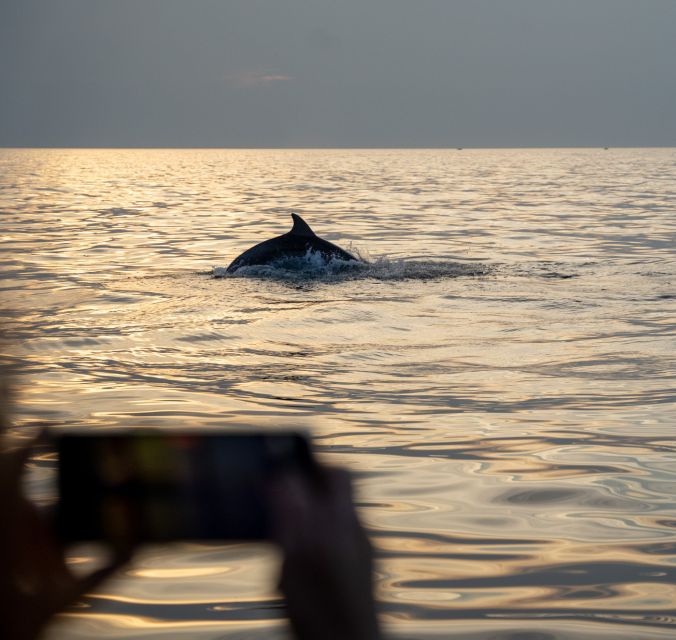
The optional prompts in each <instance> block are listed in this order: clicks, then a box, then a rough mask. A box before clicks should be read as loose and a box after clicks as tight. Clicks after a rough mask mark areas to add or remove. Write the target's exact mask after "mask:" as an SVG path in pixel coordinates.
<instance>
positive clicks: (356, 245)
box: [0, 149, 676, 640]
mask: <svg viewBox="0 0 676 640" xmlns="http://www.w3.org/2000/svg"><path fill="white" fill-rule="evenodd" d="M675 168H676V151H675V150H673V149H659V150H658V149H646V150H641V149H634V150H628V149H627V150H623V149H617V150H615V149H611V150H608V151H603V150H591V149H589V150H573V149H569V150H548V149H540V150H466V151H456V150H407V151H400V150H376V151H371V150H354V151H352V150H335V151H331V150H328V151H327V150H310V151H309V150H285V151H272V150H270V151H265V150H260V151H244V150H241V151H227V150H58V149H54V150H30V149H26V150H9V149H0V211H2V216H3V226H2V237H1V238H0V251H1V252H2V253H1V260H2V268H3V272H4V285H3V286H4V289H5V291H4V294H3V306H4V307H5V308H6V309H8V310H9V311H8V316H9V318H8V319H7V320H6V321H5V324H4V326H5V333H6V336H7V338H8V339H9V341H10V342H11V344H12V346H11V347H9V348H6V350H7V351H8V352H9V353H11V356H12V357H13V358H16V359H17V361H18V362H19V364H20V371H19V375H18V382H19V386H20V395H19V402H18V407H17V412H16V416H15V431H16V432H17V433H19V434H27V433H29V428H30V427H32V426H35V425H36V424H38V423H45V422H46V423H48V424H49V425H51V426H52V427H54V428H58V429H65V430H67V429H75V428H78V429H82V428H84V429H88V430H101V431H103V430H106V429H111V428H117V427H124V428H133V429H136V428H143V427H153V428H157V427H161V428H166V429H171V430H178V429H226V430H228V429H231V430H232V429H241V428H242V427H244V428H248V427H252V426H255V427H263V428H266V429H272V430H274V429H279V428H288V427H301V428H304V429H306V430H307V431H308V432H309V433H310V434H311V435H312V436H313V438H314V445H315V448H316V450H317V451H318V452H319V454H320V455H321V457H322V459H323V460H325V461H326V462H327V463H329V464H336V465H343V466H348V467H350V468H351V469H353V470H354V472H355V474H356V478H357V488H358V495H359V506H360V510H361V514H362V517H363V520H364V522H365V523H366V525H367V527H368V530H369V533H370V535H371V536H372V540H373V543H374V546H375V547H376V549H377V550H378V565H377V594H378V599H379V601H380V603H381V612H382V616H383V620H384V622H385V624H386V628H387V629H388V630H389V632H390V633H391V635H392V637H401V638H413V637H415V638H422V637H439V638H441V637H444V638H456V637H457V638H472V639H479V638H481V639H483V640H488V638H491V639H494V638H495V639H500V640H506V639H507V638H512V639H517V640H518V638H521V637H522V638H531V637H532V638H536V637H537V638H543V639H544V638H546V639H547V640H550V639H557V640H558V639H564V638H566V639H567V638H627V639H633V640H636V639H637V638H640V639H643V638H645V639H652V638H655V639H665V640H666V639H667V638H671V637H673V635H674V633H675V631H676V617H675V612H676V571H675V569H674V565H675V563H676V508H675V506H676V505H675V503H674V495H675V492H676V465H675V464H674V453H675V448H674V442H673V437H674V425H675V424H676V420H675V419H676V408H675V404H674V401H675V400H676V392H675V391H674V369H675V366H674V353H675V352H676V349H675V347H676V344H675V340H674V335H675V325H674V318H675V317H676V304H675V300H676V260H675V256H674V246H676V215H675V211H676V177H675V175H676V174H675V173H674V170H675ZM291 212H298V213H300V214H301V215H302V216H303V217H304V218H305V220H306V221H307V222H308V223H309V224H310V225H311V226H312V228H313V229H314V230H315V231H316V232H317V233H318V234H319V235H321V236H322V237H324V238H326V239H328V240H330V241H331V242H334V243H336V244H339V245H340V246H342V247H350V248H351V249H352V250H354V251H356V252H357V253H358V254H359V255H362V256H364V257H367V258H368V260H369V261H370V265H368V266H366V267H363V268H359V269H348V270H336V271H330V270H329V271H326V272H322V271H312V272H309V271H308V272H300V273H299V272H291V271H289V272H286V271H279V270H278V271H277V272H275V271H274V270H272V271H264V272H259V273H250V274H247V275H245V276H243V277H242V276H241V274H239V275H237V276H235V277H224V278H216V277H214V273H215V271H214V269H215V268H216V273H218V268H219V267H221V268H222V267H227V265H228V264H229V262H230V261H231V260H232V259H233V258H234V257H235V256H237V255H238V254H239V253H241V252H242V251H243V250H244V249H246V248H247V247H249V246H251V245H252V244H254V243H256V242H259V241H261V240H263V239H266V238H269V237H272V236H275V235H279V234H281V233H285V232H286V231H288V229H289V228H290V226H291V218H290V213H291ZM54 468H55V460H54V459H53V458H52V457H49V456H47V457H42V458H39V459H35V460H33V461H32V464H31V472H30V477H29V480H28V486H29V488H30V490H31V492H32V494H33V495H34V496H35V497H36V499H38V500H39V501H41V502H44V503H48V502H50V501H53V499H54V492H53V486H52V480H53V471H54ZM82 557H83V558H84V559H85V560H86V557H87V556H86V554H84V555H83V556H82ZM85 560H83V562H84V561H85ZM277 562H278V558H277V557H276V554H275V551H274V550H272V549H270V548H268V547H265V546H246V545H245V546H242V545H226V546H224V547H221V546H216V545H204V544H192V543H185V544H181V545H176V546H172V547H152V548H149V549H148V550H147V551H146V552H145V553H143V554H142V555H139V557H138V559H137V560H136V561H135V562H134V563H133V564H132V565H131V566H129V567H128V568H127V569H126V570H125V571H123V572H122V573H121V574H119V575H118V576H117V577H116V578H114V579H113V580H111V581H110V582H109V583H107V584H106V585H104V587H103V588H102V590H101V591H99V592H97V594H96V595H95V596H92V597H90V598H87V600H86V603H85V605H86V606H85V607H82V608H74V609H73V610H72V611H71V612H69V613H68V614H67V615H66V616H64V617H62V619H61V620H59V621H58V622H57V623H56V624H55V625H54V626H53V628H52V629H51V631H50V634H48V637H49V638H51V639H57V638H82V639H84V638H88V637H92V636H93V635H94V634H95V635H96V636H97V637H101V638H106V639H111V640H113V639H122V638H125V639H126V638H130V639H131V638H145V637H171V638H273V637H285V635H284V624H285V623H284V617H283V610H282V608H281V601H280V598H279V596H278V594H277V593H276V591H275V588H274V585H275V580H276V571H277ZM581 630H584V631H581ZM527 632H531V633H533V634H539V635H532V636H527V635H524V634H526V633H527ZM519 634H521V635H519Z"/></svg>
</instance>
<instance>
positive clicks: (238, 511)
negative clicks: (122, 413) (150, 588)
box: [57, 433, 313, 543]
mask: <svg viewBox="0 0 676 640" xmlns="http://www.w3.org/2000/svg"><path fill="white" fill-rule="evenodd" d="M58 452H59V506H58V511H57V522H58V527H59V531H60V534H61V537H62V539H63V540H64V541H65V542H75V541H84V540H109V541H113V542H114V541H120V542H131V543H136V542H163V541H170V540H213V539H219V540H264V539H266V538H269V535H270V523H269V509H268V505H267V498H266V496H267V491H268V484H269V482H270V479H271V477H272V476H273V475H274V473H275V472H277V471H279V470H281V469H283V468H289V467H293V468H296V469H297V470H299V471H301V472H303V473H307V472H310V471H311V467H312V464H313V462H312V457H311V454H310V449H309V446H308V443H307V441H306V440H305V438H304V437H303V436H301V435H300V434H295V433H286V434H253V435H252V434H227V435H221V434H219V435H213V434H190V433H181V434H172V433H151V434H148V433H145V434H140V435H134V434H129V435H127V434H115V435H65V436H62V437H61V438H59V441H58Z"/></svg>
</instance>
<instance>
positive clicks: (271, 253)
mask: <svg viewBox="0 0 676 640" xmlns="http://www.w3.org/2000/svg"><path fill="white" fill-rule="evenodd" d="M291 217H292V218H293V227H292V229H291V231H289V232H288V233H285V234H284V235H281V236H277V237H276V238H270V240H265V241H264V242H261V243H259V244H257V245H255V246H253V247H251V248H250V249H247V250H246V251H245V252H244V253H243V254H241V255H240V256H238V257H237V258H235V259H234V260H233V261H232V262H231V263H230V266H229V267H228V268H227V270H226V271H227V272H228V273H234V272H235V271H237V269H239V268H240V267H248V266H253V265H264V264H270V263H273V262H276V261H278V260H281V259H284V258H302V257H304V256H306V255H308V254H309V253H315V254H319V255H321V257H322V259H323V260H324V261H325V262H328V261H329V260H333V259H339V260H344V261H346V262H361V260H359V259H357V258H355V257H354V256H353V255H352V254H351V253H348V252H347V251H345V250H344V249H341V248H340V247H338V246H336V245H335V244H333V243H332V242H329V241H328V240H324V239H322V238H320V237H319V236H317V235H316V234H315V232H314V231H313V230H312V229H310V226H309V225H308V224H307V222H305V220H303V218H301V217H300V216H299V215H298V214H296V213H292V214H291Z"/></svg>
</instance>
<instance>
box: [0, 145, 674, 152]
mask: <svg viewBox="0 0 676 640" xmlns="http://www.w3.org/2000/svg"><path fill="white" fill-rule="evenodd" d="M0 149H7V150H18V149H27V150H30V149H33V150H45V149H64V150H65V149H81V150H100V151H106V150H119V151H134V150H172V151H176V150H186V151H191V150H192V151H201V150H214V151H434V150H438V151H473V150H474V151H489V150H492V151H497V150H505V151H509V150H524V151H525V150H546V149H603V150H610V149H676V144H675V145H671V144H667V145H645V146H644V145H618V146H614V145H591V146H580V145H563V146H551V145H542V146H533V145H528V146H523V147H520V146H497V147H490V146H438V147H429V146H428V147H413V146H403V147H397V146H390V147H383V146H376V147H352V146H345V147H329V146H321V147H320V146H311V147H287V146H285V147H245V146H232V147H220V146H196V147H191V146H148V147H144V146H85V145H74V146H64V145H48V146H32V145H19V146H14V145H13V146H5V145H0Z"/></svg>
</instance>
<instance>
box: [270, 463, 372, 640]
mask: <svg viewBox="0 0 676 640" xmlns="http://www.w3.org/2000/svg"><path fill="white" fill-rule="evenodd" d="M319 472H320V476H321V477H320V478H319V482H313V481H311V480H310V479H309V478H307V477H305V476H302V475H301V474H300V473H294V472H285V473H284V474H283V475H280V476H279V477H278V478H277V479H276V481H275V486H274V488H273V491H272V493H273V496H272V500H273V516H274V524H275V531H276V539H277V541H278V542H279V544H280V545H281V547H282V551H283V553H284V562H283V565H282V574H281V580H280V589H281V591H282V593H283V594H284V597H285V599H286V605H287V609H288V614H289V619H290V621H291V626H292V628H293V630H294V632H295V634H296V637H297V638H298V639H299V640H375V639H378V638H380V637H381V636H380V631H379V628H378V621H377V618H376V613H375V603H374V597H373V577H372V570H373V560H372V552H371V545H370V543H369V541H368V538H367V537H366V534H365V533H364V530H363V528H362V526H361V524H360V523H359V520H358V518H357V514H356V512H355V508H354V504H353V501H352V488H351V483H350V477H349V475H348V474H347V472H345V471H343V470H338V469H325V468H320V469H319Z"/></svg>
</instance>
